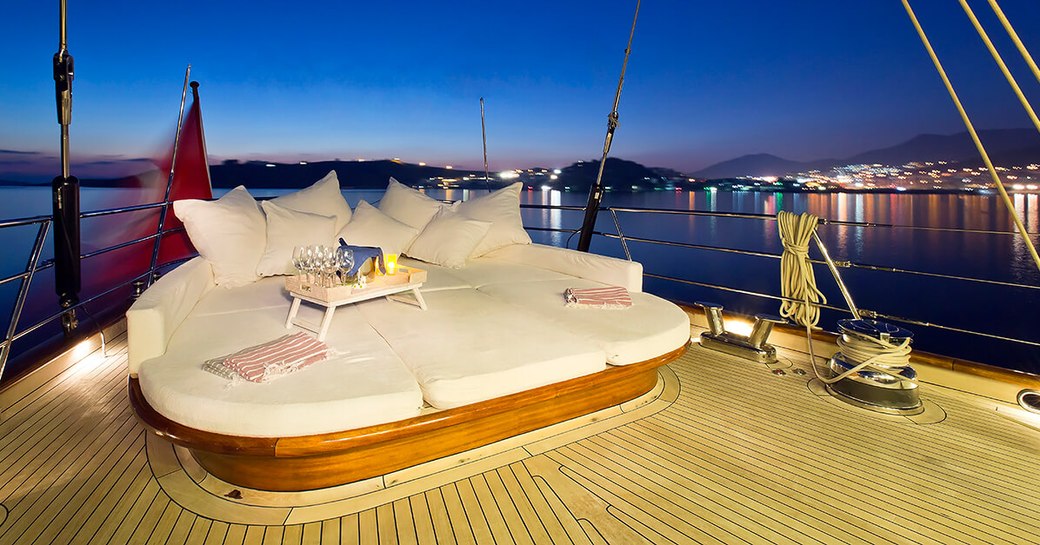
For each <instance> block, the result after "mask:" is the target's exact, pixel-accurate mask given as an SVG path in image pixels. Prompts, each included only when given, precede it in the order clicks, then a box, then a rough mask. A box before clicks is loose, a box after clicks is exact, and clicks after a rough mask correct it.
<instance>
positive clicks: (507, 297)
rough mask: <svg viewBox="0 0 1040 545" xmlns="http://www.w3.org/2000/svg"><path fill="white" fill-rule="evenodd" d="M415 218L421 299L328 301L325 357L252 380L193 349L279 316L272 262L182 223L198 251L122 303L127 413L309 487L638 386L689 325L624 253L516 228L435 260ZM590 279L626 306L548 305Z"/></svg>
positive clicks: (271, 335) (215, 454)
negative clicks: (230, 275)
mask: <svg viewBox="0 0 1040 545" xmlns="http://www.w3.org/2000/svg"><path fill="white" fill-rule="evenodd" d="M336 187H337V192H338V182H337V183H336ZM389 195H391V193H390V192H389V191H388V196H389ZM495 195H496V193H492V194H491V196H490V197H494V196H495ZM340 198H342V197H340ZM483 198H488V197H483ZM499 198H500V197H499ZM386 199H387V198H386V197H384V203H381V205H380V210H382V209H383V204H385V201H386ZM222 200H224V199H223V198H222V199H221V201H222ZM221 201H215V202H214V203H206V204H207V205H214V204H217V203H220V202H221ZM275 202H277V200H276V201H275ZM392 202H393V201H392V200H391V203H392ZM265 204H267V203H265ZM254 206H255V205H254ZM266 208H267V207H266V206H265V209H266ZM391 209H392V208H391ZM348 210H349V208H348ZM373 210H374V208H373ZM178 212H179V213H178V216H181V215H182V214H181V213H180V212H181V211H178ZM358 213H361V214H371V213H372V212H370V211H367V212H362V207H361V206H359V207H358V210H357V211H355V217H354V218H353V219H352V220H351V221H349V222H345V223H346V227H343V228H341V229H339V234H341V235H342V234H343V233H344V232H349V231H350V227H351V225H354V227H355V228H356V227H358V226H360V225H364V223H363V222H358V223H355V221H354V220H357V219H358V217H357V214H358ZM183 215H184V216H189V215H188V214H183ZM517 215H518V213H517ZM271 217H272V215H271V214H270V213H269V214H268V222H270V221H271ZM185 223H186V226H187V227H188V231H189V234H192V225H191V223H189V222H187V221H186V222H185ZM426 223H427V224H429V225H427V227H426V228H427V229H429V228H430V226H433V227H434V228H435V227H436V224H435V222H431V221H430V220H427V222H426ZM484 223H493V222H490V221H485V222H484ZM269 226H270V224H269V225H268V227H269ZM457 227H458V226H457V225H455V226H453V228H457ZM481 229H482V230H483V231H484V235H483V236H485V238H486V236H487V235H488V233H487V231H488V227H487V226H481ZM414 230H415V231H416V232H418V233H420V236H419V238H418V239H416V240H413V241H410V242H412V243H413V245H412V246H411V247H410V249H413V250H412V251H413V252H414V254H419V255H423V257H424V259H426V261H417V260H413V259H408V258H402V260H401V263H402V264H405V265H409V266H415V267H420V268H423V269H426V270H427V271H428V278H427V280H426V282H425V283H424V285H423V286H422V288H421V291H422V294H423V298H424V299H425V300H426V304H427V307H428V308H427V310H421V309H419V308H417V307H415V306H412V305H406V304H402V303H398V302H393V301H389V300H385V299H373V300H370V301H365V302H361V303H356V304H352V305H348V306H345V307H341V308H339V309H338V310H337V311H336V314H335V316H334V319H333V321H332V323H331V327H330V329H329V331H328V334H327V337H326V340H325V342H326V343H327V344H328V346H329V348H330V356H329V358H328V359H326V360H325V361H321V362H319V363H315V364H313V365H310V366H308V367H306V368H304V369H301V370H299V371H297V372H294V373H291V374H287V375H285V376H281V377H279V378H277V379H275V380H272V381H270V382H264V383H253V382H249V381H244V380H228V379H227V378H225V377H221V376H217V375H215V374H213V373H210V372H207V371H205V370H204V369H203V364H204V363H205V362H206V361H209V360H212V359H214V358H220V357H221V356H224V355H227V354H231V353H234V352H236V351H238V350H241V349H243V348H246V347H250V346H254V345H257V344H261V343H264V342H267V341H270V340H272V339H275V338H278V337H280V336H282V335H285V334H286V333H287V330H286V329H285V320H286V313H287V312H288V310H289V305H290V301H291V299H290V297H289V294H288V293H287V292H286V290H285V288H284V277H282V276H272V277H269V278H263V279H259V280H257V279H256V278H253V279H252V281H250V282H245V283H241V282H226V281H225V282H221V280H220V277H221V275H222V274H224V273H226V269H224V270H221V266H220V263H219V262H216V263H215V262H214V261H213V260H212V259H207V258H206V252H204V251H203V247H204V246H205V243H204V242H203V243H201V244H200V242H196V240H195V239H196V237H195V236H193V242H195V244H196V247H198V248H199V249H200V254H202V257H198V258H195V259H193V260H192V261H189V262H187V263H185V264H183V265H181V266H180V267H178V268H177V269H175V270H173V271H171V272H170V273H168V274H167V275H165V276H164V277H163V278H161V279H160V280H159V281H158V282H156V283H155V284H154V285H153V286H151V287H150V288H149V289H148V290H147V291H146V292H145V293H144V294H143V295H142V296H141V298H140V299H138V301H137V302H135V304H134V305H133V307H132V308H131V309H130V310H129V311H128V312H127V328H128V338H129V358H128V360H129V371H130V380H129V395H130V400H131V403H132V406H133V407H134V409H135V411H136V412H137V415H138V417H139V418H140V419H141V421H142V422H144V423H145V424H146V425H147V426H148V427H149V428H150V429H152V430H154V432H155V433H157V434H158V435H159V436H161V437H163V438H165V439H167V440H169V441H171V442H173V443H175V444H178V445H180V446H183V447H185V448H187V449H188V450H189V451H190V452H191V453H192V455H193V456H194V457H195V459H196V460H197V461H198V462H199V463H200V464H201V465H202V466H203V467H204V468H206V470H208V471H209V472H210V473H212V474H213V475H215V476H217V477H218V478H220V479H223V480H225V481H227V482H229V483H232V484H236V485H239V486H245V487H249V488H256V489H264V490H276V491H289V490H307V489H315V488H322V487H328V486H334V485H339V484H344V483H349V482H354V481H357V480H361V479H365V478H369V477H374V476H378V475H383V474H386V473H389V472H392V471H395V470H398V469H402V468H405V467H409V466H412V465H416V464H418V463H422V462H425V461H428V460H432V459H436V458H440V457H443V456H447V455H450V454H454V453H458V452H462V451H464V450H468V449H471V448H475V447H478V446H481V445H486V444H489V443H492V442H495V441H498V440H500V439H503V438H506V437H510V436H514V435H518V434H520V433H524V432H527V431H530V430H533V429H537V428H540V427H544V426H547V425H550V424H554V423H557V422H561V421H563V420H567V419H570V418H573V417H576V416H580V415H583V414H588V413H591V412H594V411H597V410H600V409H603V408H606V407H609V406H612V405H617V404H620V403H623V402H625V401H628V400H630V399H633V398H635V397H638V396H640V395H642V394H644V393H646V392H647V391H649V390H650V389H651V388H653V386H654V385H655V384H656V383H657V367H659V366H661V365H663V364H665V363H668V362H669V361H672V360H674V359H675V358H677V357H679V356H680V355H681V354H682V352H683V351H684V350H685V347H686V345H687V343H688V341H689V337H690V323H689V318H688V317H687V315H686V313H685V312H684V311H682V310H681V309H680V308H679V307H677V306H676V305H674V304H672V303H669V302H667V301H665V300H663V299H660V298H658V297H655V296H653V295H650V294H646V293H642V292H641V283H642V266H641V265H639V264H638V263H634V262H629V261H624V260H619V259H614V258H609V257H604V256H597V255H590V254H585V253H579V252H575V251H571V250H566V249H560V248H555V247H549V246H542V245H537V244H530V243H526V244H525V243H523V242H522V241H521V242H508V243H507V244H505V245H499V246H498V247H497V248H495V249H493V250H490V251H487V252H484V253H480V254H479V257H473V255H474V254H473V253H472V247H470V248H468V249H467V248H463V251H464V253H465V255H464V256H463V259H462V261H463V263H462V266H460V267H458V268H455V266H454V265H456V264H455V263H452V262H451V260H450V259H439V260H440V261H442V262H444V265H443V266H442V265H438V264H436V263H435V262H433V261H435V260H436V259H435V258H433V257H431V256H429V255H425V254H424V252H423V250H422V247H421V244H420V246H419V248H418V249H414V248H415V246H414V243H420V242H421V238H422V236H421V234H424V233H425V232H426V231H424V230H422V229H414ZM381 231H382V230H381ZM353 234H354V236H355V239H356V237H357V235H358V232H357V231H355V232H354V233H353ZM412 237H413V238H415V235H414V234H413V235H412ZM271 238H272V234H271V233H270V231H268V234H267V239H268V244H270V241H271ZM348 242H351V243H355V242H359V241H357V240H353V241H351V240H348ZM384 249H387V248H384ZM389 249H394V248H393V247H391V248H389ZM442 257H443V256H442ZM283 268H284V267H283ZM229 285H230V286H229ZM605 285H610V286H621V287H624V288H626V289H627V290H628V292H629V294H630V296H631V299H632V306H631V307H629V308H624V309H620V310H613V309H600V308H571V307H567V306H565V305H564V297H563V293H564V290H566V289H567V288H585V287H601V286H605ZM308 314H309V316H308ZM320 315H321V311H319V310H318V309H316V308H304V309H301V311H300V317H301V318H303V319H310V320H313V321H317V320H318V319H319V318H320Z"/></svg>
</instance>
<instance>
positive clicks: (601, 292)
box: [563, 286, 632, 309]
mask: <svg viewBox="0 0 1040 545" xmlns="http://www.w3.org/2000/svg"><path fill="white" fill-rule="evenodd" d="M563 298H564V300H565V301H566V305H567V306H568V307H576V308H609V309H621V308H628V307H630V306H632V296H631V295H629V294H628V290H626V289H625V288H622V287H620V286H609V287H606V288H567V290H566V291H564V292H563Z"/></svg>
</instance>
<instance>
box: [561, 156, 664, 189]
mask: <svg viewBox="0 0 1040 545" xmlns="http://www.w3.org/2000/svg"><path fill="white" fill-rule="evenodd" d="M598 173H599V161H598V160H593V161H579V162H577V163H574V164H573V165H571V166H569V167H566V168H564V169H562V172H561V173H560V175H559V178H558V179H557V180H556V181H555V183H554V184H550V185H553V186H556V187H570V189H571V191H584V190H588V188H589V187H591V186H592V184H593V183H594V182H595V181H596V175H597V174H598ZM665 181H666V180H664V179H663V177H662V176H661V175H660V174H658V173H657V172H655V171H654V170H652V169H649V168H647V167H645V166H643V165H641V164H639V163H636V162H633V161H626V160H624V159H616V158H614V157H608V158H607V163H606V166H604V168H603V185H604V186H612V187H614V188H617V189H621V190H631V189H633V186H635V187H636V188H638V189H652V188H653V187H656V186H657V185H658V184H661V183H663V182H665Z"/></svg>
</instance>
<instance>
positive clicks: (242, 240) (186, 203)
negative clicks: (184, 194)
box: [173, 186, 267, 287]
mask: <svg viewBox="0 0 1040 545" xmlns="http://www.w3.org/2000/svg"><path fill="white" fill-rule="evenodd" d="M173 213H174V214H176V215H177V218H178V219H180V220H181V221H182V222H184V228H185V230H187V232H188V238H190V239H191V243H192V245H194V246H195V249H196V250H198V251H199V255H201V256H202V257H203V258H205V260H206V261H209V263H210V265H211V266H212V267H213V281H214V282H215V283H216V284H217V285H219V286H226V287H234V286H242V285H245V284H249V283H251V282H256V280H257V278H258V277H257V275H256V266H257V264H258V263H260V256H262V255H263V254H264V247H265V246H266V241H267V240H266V239H267V234H266V229H267V226H266V223H265V221H264V215H263V213H261V212H260V209H259V208H258V207H257V206H256V201H255V200H253V196H252V195H250V194H249V191H246V188H245V187H243V186H238V187H236V188H235V189H232V190H231V191H229V192H227V194H225V195H224V196H223V197H221V198H219V199H217V200H215V201H202V200H198V199H185V200H180V201H174V203H173Z"/></svg>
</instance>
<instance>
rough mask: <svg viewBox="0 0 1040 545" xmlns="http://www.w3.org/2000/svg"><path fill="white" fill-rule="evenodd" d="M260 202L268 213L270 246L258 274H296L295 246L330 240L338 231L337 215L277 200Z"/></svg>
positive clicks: (257, 269)
mask: <svg viewBox="0 0 1040 545" xmlns="http://www.w3.org/2000/svg"><path fill="white" fill-rule="evenodd" d="M260 206H261V207H263V209H264V214H265V215H266V216H267V248H266V249H265V250H264V255H263V256H262V257H261V258H260V263H259V264H257V266H256V274H258V275H260V276H275V275H279V274H295V273H296V268H295V267H294V266H293V264H292V252H293V248H294V247H295V246H308V245H312V244H331V243H332V242H333V240H334V239H335V235H336V218H334V217H332V216H319V215H318V214H310V213H307V212H299V211H296V210H293V209H291V208H283V207H281V206H279V205H278V204H276V203H275V202H274V201H263V202H261V203H260Z"/></svg>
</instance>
